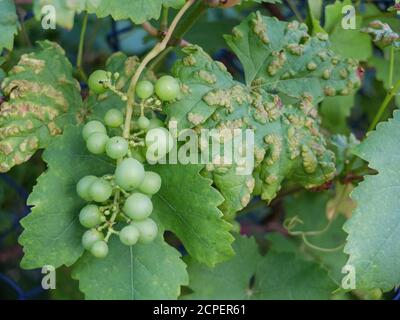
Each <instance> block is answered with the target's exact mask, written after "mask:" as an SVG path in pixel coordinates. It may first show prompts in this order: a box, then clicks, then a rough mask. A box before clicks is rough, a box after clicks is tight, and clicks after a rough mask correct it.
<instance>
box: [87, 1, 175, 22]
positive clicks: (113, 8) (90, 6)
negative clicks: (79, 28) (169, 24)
mask: <svg viewBox="0 0 400 320" xmlns="http://www.w3.org/2000/svg"><path fill="white" fill-rule="evenodd" d="M86 1H87V10H88V12H89V13H95V14H96V15H97V16H98V17H99V18H103V17H106V16H108V15H111V16H112V17H113V19H115V20H122V19H131V20H132V21H133V22H134V23H136V24H140V23H143V22H145V21H147V20H150V19H158V18H159V17H160V12H161V8H162V6H168V7H172V8H180V6H181V5H182V1H181V0H135V1H132V0H119V1H115V0H97V1H93V0H92V1H90V0H89V1H88V0H86Z"/></svg>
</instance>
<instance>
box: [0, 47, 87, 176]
mask: <svg viewBox="0 0 400 320" xmlns="http://www.w3.org/2000/svg"><path fill="white" fill-rule="evenodd" d="M39 46H40V50H37V51H35V52H34V53H30V54H24V55H22V56H21V59H20V60H19V62H18V64H17V65H16V66H14V67H13V68H12V69H11V70H10V72H9V74H8V77H7V78H5V79H4V80H3V82H2V90H3V92H4V93H5V94H6V95H7V96H8V100H7V101H5V102H4V103H3V104H2V105H1V108H0V139H1V142H0V163H1V164H0V171H1V172H6V171H8V170H10V168H12V167H13V166H14V165H17V164H21V163H23V162H25V161H27V160H28V159H29V158H30V157H31V156H32V155H33V154H34V153H35V152H36V150H38V149H39V148H45V147H46V146H47V145H48V144H49V143H50V142H51V141H52V139H53V137H54V136H56V135H58V134H60V133H61V132H62V128H63V126H64V124H65V123H68V121H69V122H75V121H76V120H75V119H74V112H75V111H77V110H78V108H80V106H81V105H82V100H81V96H80V88H79V84H78V82H77V81H76V80H75V79H74V78H73V77H72V66H71V64H70V63H69V62H68V60H67V58H66V57H65V55H64V51H63V50H62V49H61V47H59V46H58V45H57V44H55V43H52V42H49V41H43V42H39Z"/></svg>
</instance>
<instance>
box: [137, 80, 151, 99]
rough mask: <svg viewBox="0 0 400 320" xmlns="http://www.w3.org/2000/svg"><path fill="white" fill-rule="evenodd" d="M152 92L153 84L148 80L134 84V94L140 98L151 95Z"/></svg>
mask: <svg viewBox="0 0 400 320" xmlns="http://www.w3.org/2000/svg"><path fill="white" fill-rule="evenodd" d="M153 92H154V86H153V84H152V83H151V82H150V81H147V80H142V81H139V82H138V83H137V85H136V94H137V96H138V97H139V98H140V99H147V98H149V97H151V95H152V94H153Z"/></svg>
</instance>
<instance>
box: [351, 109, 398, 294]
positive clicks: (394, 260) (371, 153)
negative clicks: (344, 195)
mask: <svg viewBox="0 0 400 320" xmlns="http://www.w3.org/2000/svg"><path fill="white" fill-rule="evenodd" d="M399 130H400V112H399V111H395V112H394V114H393V118H392V119H390V120H389V121H387V122H384V123H381V124H378V126H377V129H376V130H375V131H373V132H371V134H369V135H368V137H367V138H366V140H365V141H364V142H363V143H361V144H360V145H359V146H358V147H357V148H356V149H355V154H356V155H358V156H359V157H360V158H362V159H364V160H366V161H368V162H369V166H370V167H371V168H373V169H376V170H377V171H378V172H379V173H378V174H377V175H373V176H367V177H365V180H364V181H363V182H361V183H360V184H359V185H358V186H357V187H356V188H355V190H354V191H353V193H352V194H351V197H352V199H353V200H354V201H356V203H357V208H356V210H355V211H354V213H353V216H352V217H351V219H350V220H349V221H348V222H347V223H346V224H345V226H344V229H345V231H346V232H347V233H348V237H347V244H346V247H345V252H346V253H348V254H349V255H350V258H349V260H348V262H347V264H348V265H351V266H353V267H354V268H355V271H356V277H357V278H356V286H357V288H362V289H372V288H381V289H383V290H385V291H386V290H389V289H391V288H392V287H394V286H397V285H399V284H400V274H399V272H398V271H399V266H400V256H399V252H400V210H399V207H400V202H399V196H398V190H399V181H400V176H399V172H400V162H399V158H400V153H399V150H400V145H399V139H398V132H399ZM382 155H384V156H382Z"/></svg>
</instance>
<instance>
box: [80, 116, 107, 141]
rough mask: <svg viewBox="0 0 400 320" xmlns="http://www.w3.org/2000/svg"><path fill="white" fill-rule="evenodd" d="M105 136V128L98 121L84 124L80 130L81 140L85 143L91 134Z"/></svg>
mask: <svg viewBox="0 0 400 320" xmlns="http://www.w3.org/2000/svg"><path fill="white" fill-rule="evenodd" d="M96 132H100V133H104V134H107V130H106V127H105V126H104V124H102V123H101V122H100V121H97V120H92V121H89V122H88V123H86V124H85V126H84V127H83V130H82V136H83V139H84V140H85V141H86V140H87V139H88V138H89V137H90V136H91V135H92V134H93V133H96Z"/></svg>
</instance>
